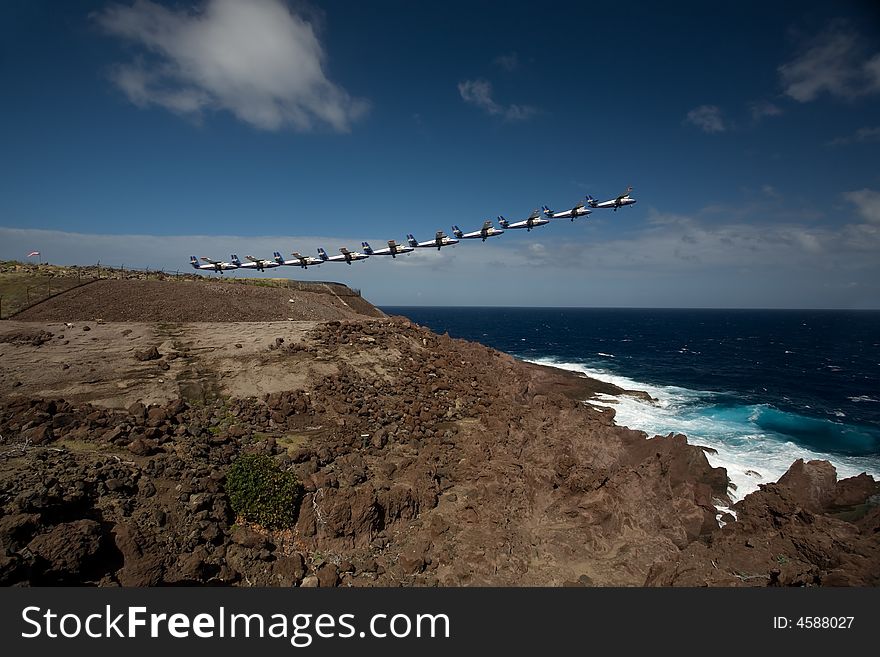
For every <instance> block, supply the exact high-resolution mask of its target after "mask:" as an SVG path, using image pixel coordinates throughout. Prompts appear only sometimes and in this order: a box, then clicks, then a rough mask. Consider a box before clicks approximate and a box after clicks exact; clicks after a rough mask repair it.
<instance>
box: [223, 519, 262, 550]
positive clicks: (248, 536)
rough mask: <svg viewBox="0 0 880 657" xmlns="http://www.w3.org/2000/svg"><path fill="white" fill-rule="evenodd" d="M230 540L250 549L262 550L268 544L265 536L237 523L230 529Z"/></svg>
mask: <svg viewBox="0 0 880 657" xmlns="http://www.w3.org/2000/svg"><path fill="white" fill-rule="evenodd" d="M232 542H233V543H236V544H237V545H241V546H242V547H246V548H250V549H252V550H262V549H264V548H266V547H267V546H268V545H269V541H268V540H267V539H266V537H265V536H263V535H262V534H258V533H257V532H255V531H254V530H253V529H251V528H250V527H245V526H243V525H237V526H236V527H235V529H234V530H233V531H232Z"/></svg>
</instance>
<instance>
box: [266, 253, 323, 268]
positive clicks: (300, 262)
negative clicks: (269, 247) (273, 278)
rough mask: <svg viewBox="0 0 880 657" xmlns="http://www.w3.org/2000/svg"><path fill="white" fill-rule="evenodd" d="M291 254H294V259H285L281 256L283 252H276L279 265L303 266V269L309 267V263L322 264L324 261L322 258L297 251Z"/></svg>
mask: <svg viewBox="0 0 880 657" xmlns="http://www.w3.org/2000/svg"><path fill="white" fill-rule="evenodd" d="M290 255H292V256H293V260H285V259H284V258H282V257H281V254H280V253H279V252H278V251H276V252H275V262H277V263H278V264H279V265H287V266H295V267H302V268H303V269H308V268H309V265H320V264H321V263H322V262H324V261H323V260H321V259H320V258H313V257H311V256H304V255H301V254H299V253H297V252H296V251H294V252H293V253H291V254H290Z"/></svg>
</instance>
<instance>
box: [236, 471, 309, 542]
mask: <svg viewBox="0 0 880 657" xmlns="http://www.w3.org/2000/svg"><path fill="white" fill-rule="evenodd" d="M302 491H303V488H302V485H301V484H300V483H299V480H298V479H297V478H296V475H295V474H294V473H293V472H290V471H284V470H282V469H281V468H280V466H279V465H278V463H277V462H276V461H275V460H274V459H273V458H272V457H270V456H266V455H264V454H244V455H242V456H240V457H239V458H238V459H237V460H236V461H235V463H233V464H232V467H230V468H229V472H228V473H227V474H226V493H227V494H228V495H229V502H230V504H231V505H232V510H233V511H234V512H235V514H236V515H237V516H240V517H242V518H244V519H245V520H247V521H248V522H255V523H257V524H260V525H263V526H264V527H268V528H269V529H280V528H284V527H290V526H291V525H293V523H294V522H296V517H297V514H298V513H299V503H300V499H301V498H302Z"/></svg>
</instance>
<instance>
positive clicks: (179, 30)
mask: <svg viewBox="0 0 880 657" xmlns="http://www.w3.org/2000/svg"><path fill="white" fill-rule="evenodd" d="M94 18H95V20H96V21H97V23H98V24H99V25H100V26H101V27H102V28H103V29H104V30H106V31H107V32H108V33H109V34H111V35H113V36H116V37H119V38H121V39H124V40H125V41H127V42H129V43H131V44H133V45H135V46H137V47H139V48H141V49H142V50H143V52H142V53H141V54H140V55H139V56H138V57H136V58H135V60H134V61H132V62H130V63H127V64H120V65H117V66H116V67H115V68H114V69H113V72H112V74H111V77H112V79H113V81H114V82H115V83H116V85H117V86H118V87H119V88H120V89H121V90H122V92H123V93H124V94H125V95H126V96H127V97H128V99H129V100H130V101H131V102H132V103H134V104H135V105H138V106H139V107H147V106H150V105H157V106H159V107H164V108H166V109H168V110H170V111H172V112H175V113H178V114H183V115H190V116H195V117H199V116H200V115H201V113H202V112H204V111H207V110H213V111H228V112H231V113H232V114H233V115H234V116H236V117H237V118H238V119H240V120H242V121H244V122H246V123H249V124H251V125H253V126H255V127H257V128H260V129H263V130H279V129H282V128H286V127H292V128H294V129H296V130H300V131H307V130H313V129H315V128H317V127H320V126H325V127H327V126H329V127H330V128H331V129H333V130H336V131H339V132H346V131H348V130H349V129H350V127H351V124H352V122H354V121H355V120H357V119H358V118H359V117H360V116H362V115H363V114H364V112H366V110H367V108H368V103H367V102H366V101H364V100H362V99H357V98H352V97H351V96H350V95H349V94H348V92H346V91H345V90H344V89H343V88H341V87H340V86H338V85H337V84H335V83H333V82H331V81H330V80H329V79H328V77H327V75H326V72H325V60H326V55H325V52H324V48H323V46H322V44H321V42H320V41H319V40H318V37H317V35H316V34H315V30H314V27H313V25H312V24H311V23H309V22H308V21H306V20H305V19H304V18H302V17H301V16H300V15H298V14H297V13H296V12H294V11H292V10H291V9H289V8H288V7H287V5H285V4H284V3H283V2H282V1H281V0H249V1H248V2H239V1H237V0H204V1H203V2H202V3H200V4H199V5H197V6H196V7H195V8H193V9H190V10H186V9H180V10H175V9H168V8H166V7H163V6H161V5H159V4H156V3H153V2H150V0H136V1H135V3H134V4H133V5H131V6H126V5H111V6H109V7H107V8H105V9H104V10H103V11H100V12H98V13H96V14H95V15H94Z"/></svg>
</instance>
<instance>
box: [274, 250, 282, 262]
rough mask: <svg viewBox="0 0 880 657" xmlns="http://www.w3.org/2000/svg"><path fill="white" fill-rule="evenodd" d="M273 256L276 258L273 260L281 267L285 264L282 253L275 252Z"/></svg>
mask: <svg viewBox="0 0 880 657" xmlns="http://www.w3.org/2000/svg"><path fill="white" fill-rule="evenodd" d="M272 255H273V256H274V258H273V259H274V260H275V262H277V263H278V264H279V265H280V264H282V263H283V262H284V258H282V257H281V253H280V252H279V251H273V252H272Z"/></svg>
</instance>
